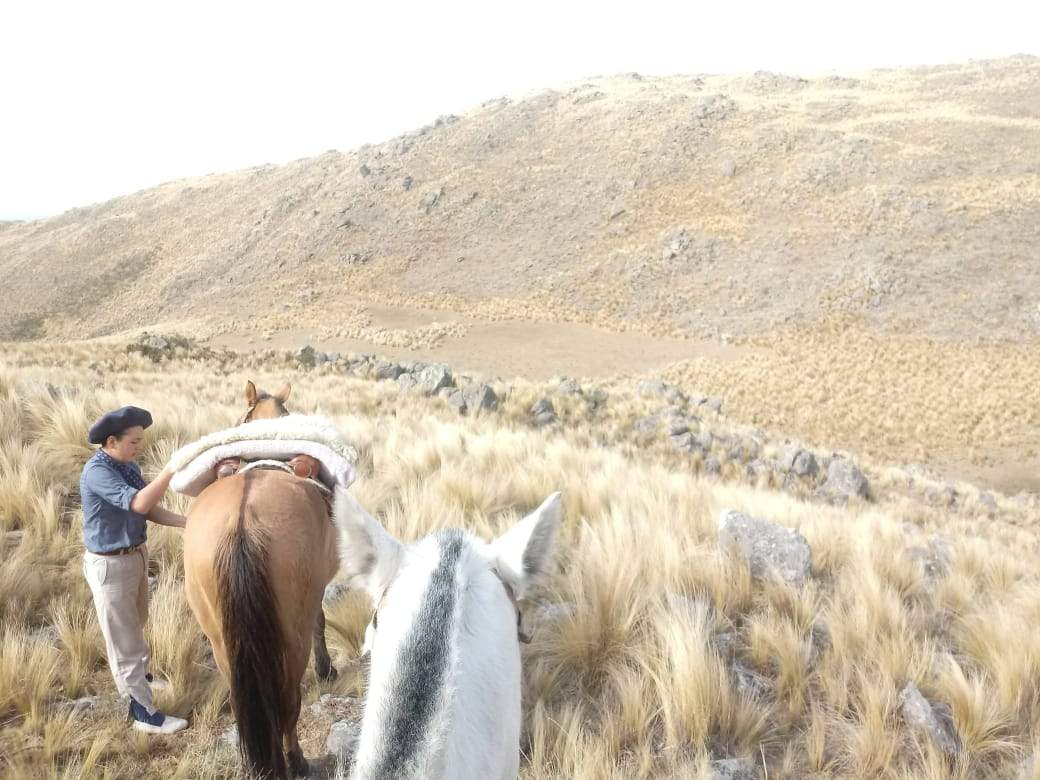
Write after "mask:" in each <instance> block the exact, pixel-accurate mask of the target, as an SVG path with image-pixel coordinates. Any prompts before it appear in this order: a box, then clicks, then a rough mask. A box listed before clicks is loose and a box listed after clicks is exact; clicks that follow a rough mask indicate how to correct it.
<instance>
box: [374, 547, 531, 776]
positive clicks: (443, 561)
mask: <svg viewBox="0 0 1040 780" xmlns="http://www.w3.org/2000/svg"><path fill="white" fill-rule="evenodd" d="M433 540H434V542H435V543H436V545H437V547H438V552H439V555H437V556H435V558H434V559H433V560H431V561H429V562H424V565H416V564H414V563H413V564H410V565H409V566H408V568H407V569H406V570H404V571H403V572H402V573H401V575H400V579H401V581H399V582H395V583H394V585H393V586H392V587H393V593H392V598H393V601H394V602H395V604H394V611H393V620H388V619H387V618H390V617H391V616H390V615H388V614H385V612H381V613H380V622H379V629H378V631H377V637H376V642H375V647H374V648H373V650H372V669H371V676H370V681H369V691H368V696H367V701H366V704H365V717H364V722H363V725H362V730H361V741H360V745H359V748H358V759H357V766H356V769H355V777H359V778H367V777H425V778H438V777H447V776H449V774H450V776H452V777H456V776H458V777H463V776H479V774H478V773H476V772H470V771H467V770H466V768H465V766H464V765H463V764H464V763H466V762H469V761H471V760H476V761H478V762H483V763H486V762H487V759H488V757H487V755H486V754H484V753H485V752H486V751H485V748H486V747H488V745H487V743H488V741H489V739H492V741H495V740H494V739H493V738H491V737H489V736H488V735H487V734H484V733H479V729H480V728H484V729H486V728H488V726H489V724H490V725H491V727H493V728H497V727H498V725H497V722H496V721H498V720H499V719H500V716H501V713H500V712H496V711H495V710H496V709H499V704H498V702H497V699H499V698H501V697H499V696H498V695H497V694H496V693H495V691H494V690H491V691H490V693H491V694H492V695H491V697H490V702H487V701H485V702H484V703H483V704H482V703H481V702H482V700H486V699H488V693H489V690H488V689H489V687H490V688H494V686H495V685H496V683H497V682H498V680H500V679H505V680H507V681H508V682H509V683H511V684H512V683H515V685H516V687H517V692H518V691H519V673H518V670H519V655H518V651H517V650H516V648H515V641H516V640H515V637H514V638H512V642H513V644H514V647H512V648H509V647H508V646H506V647H500V648H497V649H496V648H495V647H494V646H493V645H494V643H492V647H488V646H487V639H488V638H489V637H501V635H502V631H501V628H502V626H501V624H502V622H503V620H504V621H505V630H506V632H507V633H506V637H509V634H508V631H509V630H510V628H511V626H510V625H509V620H510V618H509V617H508V611H509V610H508V609H507V610H503V604H502V602H505V604H506V605H508V600H507V597H506V596H505V594H504V590H503V589H502V587H501V585H500V584H498V583H497V582H495V581H494V575H492V574H490V573H489V572H487V571H486V565H484V566H483V567H482V566H481V562H480V561H478V560H475V553H474V552H473V550H472V549H471V548H470V547H469V543H468V539H467V537H466V535H464V534H462V533H460V532H454V531H449V532H441V533H440V534H437V535H435V537H433ZM430 541H431V540H426V542H424V543H423V544H427V543H430ZM481 568H484V571H483V572H480V569H481ZM474 569H476V572H474ZM481 575H482V576H481ZM494 588H497V591H496V590H494ZM499 591H501V592H499ZM404 594H409V595H408V596H407V597H405V595H404ZM496 597H497V598H498V599H500V601H495V599H496ZM509 609H511V607H510V608H509ZM489 610H490V612H491V614H486V613H488V612H489ZM503 612H505V613H506V617H503ZM496 614H497V618H498V621H497V623H498V624H499V625H497V629H498V630H495V629H496V621H495V617H496ZM464 623H465V624H466V625H467V626H469V625H478V624H481V623H486V624H487V625H485V626H484V628H486V629H488V630H487V631H485V630H480V631H462V630H461V627H462V625H463V624H464ZM510 649H511V650H512V653H513V654H516V656H517V658H516V664H515V665H516V667H517V674H516V675H515V677H516V678H517V679H516V680H515V681H513V680H512V678H511V675H510V674H509V666H510V660H511V659H510V658H509V654H510V653H509V651H510ZM503 656H504V658H503ZM503 665H504V666H505V667H506V669H505V673H504V674H503ZM496 674H497V675H499V676H500V677H499V678H497V679H496V677H495V675H496ZM517 709H519V704H518V703H517ZM483 710H487V711H486V712H483V713H482V714H481V716H480V717H479V718H475V717H473V716H474V715H475V714H476V713H478V712H482V711H483ZM507 720H508V718H507ZM474 725H476V726H477V732H474V729H473V726H474ZM518 728H519V726H518V724H517V730H518ZM482 746H484V747H482ZM490 747H491V748H492V750H495V749H496V748H495V746H494V745H491V746H490ZM517 747H518V746H517V745H516V744H514V752H516V751H515V749H516V748H517ZM448 767H450V773H449V771H448Z"/></svg>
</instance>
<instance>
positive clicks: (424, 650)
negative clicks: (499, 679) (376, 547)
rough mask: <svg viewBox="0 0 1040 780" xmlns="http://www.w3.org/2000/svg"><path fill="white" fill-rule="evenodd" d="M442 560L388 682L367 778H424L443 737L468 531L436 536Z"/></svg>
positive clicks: (459, 614) (464, 572) (455, 645)
mask: <svg viewBox="0 0 1040 780" xmlns="http://www.w3.org/2000/svg"><path fill="white" fill-rule="evenodd" d="M434 538H435V539H436V543H437V548H438V552H439V558H438V561H437V566H436V568H435V569H434V570H433V572H432V573H431V575H430V578H429V582H428V584H427V587H426V590H425V592H424V593H423V596H422V600H421V602H420V606H419V611H418V614H417V617H416V620H415V621H414V623H413V624H412V627H411V629H410V631H409V633H408V635H407V636H406V638H405V640H404V641H403V643H402V645H401V651H400V654H399V656H398V663H397V666H396V669H395V673H394V676H393V677H392V681H391V684H390V686H389V690H390V695H391V696H392V699H393V704H392V705H391V706H390V707H388V708H386V709H385V710H384V712H385V713H386V716H385V719H384V720H383V730H382V733H383V739H382V740H381V750H380V751H379V752H378V753H377V754H376V755H375V756H373V760H372V762H371V764H370V771H369V772H368V773H367V774H366V776H368V777H422V776H424V771H423V766H422V765H421V763H422V759H423V758H424V754H425V752H426V751H428V750H430V749H432V748H434V747H435V746H436V745H437V744H438V743H439V742H440V740H441V737H442V732H443V730H444V728H445V725H446V724H445V722H444V717H443V715H444V712H445V710H446V709H447V707H448V705H449V704H450V697H451V695H452V687H453V686H452V673H453V670H454V669H455V666H456V660H457V657H458V634H459V630H460V621H461V613H462V606H463V605H462V604H461V603H460V597H464V594H465V582H464V581H463V582H459V578H460V576H461V577H462V578H463V580H465V578H466V577H467V574H468V572H467V570H468V568H469V566H468V564H469V558H470V555H471V547H470V544H469V537H468V534H466V533H465V532H464V531H460V530H457V529H450V530H444V531H440V532H438V533H436V534H434Z"/></svg>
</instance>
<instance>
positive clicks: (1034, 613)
mask: <svg viewBox="0 0 1040 780" xmlns="http://www.w3.org/2000/svg"><path fill="white" fill-rule="evenodd" d="M256 360H257V358H256V356H255V355H253V356H244V357H233V356H231V357H226V358H224V359H223V360H222V359H221V358H220V357H219V356H214V357H211V358H206V359H203V358H197V359H187V358H182V359H179V360H174V361H172V362H169V363H163V364H161V365H159V366H157V365H155V364H153V363H151V362H150V361H149V360H148V359H146V358H145V357H143V356H141V355H137V354H130V355H128V354H126V352H125V351H124V350H122V349H119V348H117V347H115V346H113V347H104V346H99V345H96V344H94V345H86V346H82V347H81V346H59V345H48V346H47V347H46V348H36V347H28V346H26V347H18V348H15V347H11V346H9V347H5V348H4V351H3V352H2V354H0V530H2V532H3V537H2V544H3V556H2V562H0V622H2V624H3V626H4V629H3V644H2V647H0V768H2V769H0V771H2V773H3V774H4V776H9V777H15V778H17V777H41V776H45V777H80V776H90V777H101V776H107V777H125V776H145V777H157V778H158V777H163V778H167V777H232V776H234V775H235V772H236V771H237V756H236V754H235V752H234V750H233V749H232V748H230V747H228V746H227V745H226V744H224V743H223V742H222V741H221V739H220V735H221V734H222V733H223V732H224V731H225V730H226V728H227V727H228V725H229V723H230V715H229V707H228V704H227V691H226V689H225V688H224V686H223V684H222V683H221V681H220V679H219V677H218V675H217V673H216V671H215V669H214V665H213V662H212V659H211V657H210V656H209V655H208V652H207V646H206V643H205V640H204V638H203V637H202V635H201V633H200V632H199V630H198V628H197V625H196V623H195V621H194V619H193V618H192V617H191V614H190V612H189V611H188V608H187V605H186V602H185V598H184V594H183V589H182V571H181V563H180V534H179V532H178V531H176V530H172V529H165V528H153V529H151V531H150V536H149V548H150V557H151V564H150V569H151V572H152V574H153V575H154V576H155V578H156V579H155V583H154V592H153V595H152V603H151V619H150V622H149V628H148V638H149V641H150V643H151V646H152V650H153V654H154V666H155V667H156V670H157V671H158V672H159V673H161V674H162V675H164V676H166V677H167V678H169V679H170V680H171V682H172V683H173V688H172V691H170V692H167V693H163V694H160V697H159V702H160V704H161V706H163V707H164V708H166V709H168V710H169V711H171V712H173V713H176V714H180V715H184V716H187V717H189V718H190V720H191V728H190V729H189V730H188V731H187V732H185V733H184V734H183V735H180V736H176V737H171V738H162V739H158V738H151V739H148V738H144V737H143V736H135V735H134V734H133V733H132V732H130V731H129V730H128V729H127V726H126V724H125V722H124V720H123V718H124V716H125V712H124V711H123V710H122V709H121V708H120V706H119V704H118V702H117V701H116V700H115V698H114V686H113V684H112V681H111V679H110V677H109V676H108V672H107V669H106V667H105V663H104V658H103V645H102V642H101V637H100V633H99V630H98V628H97V624H96V620H95V618H94V615H93V607H92V604H91V600H90V594H89V590H88V589H87V586H86V582H85V580H84V579H83V576H82V571H81V553H82V548H81V542H80V524H81V518H82V515H81V510H80V507H79V503H78V496H77V494H76V484H77V477H78V471H79V468H80V466H81V464H82V462H83V461H84V460H85V459H86V457H88V456H89V454H90V451H89V448H88V447H87V445H86V444H85V443H84V437H85V431H86V429H87V427H88V426H89V424H90V422H91V421H92V420H93V419H94V418H95V416H96V415H97V414H98V412H99V411H101V410H103V409H107V408H111V407H115V406H117V405H120V404H123V403H135V404H140V405H142V406H145V407H147V408H150V409H152V410H153V412H154V413H155V417H156V424H155V425H154V426H152V428H150V429H149V431H148V448H147V451H146V454H145V456H144V458H143V465H144V468H145V471H146V473H148V472H152V473H154V471H155V470H156V469H157V468H158V467H159V466H160V465H161V464H162V463H163V462H164V461H165V459H166V457H167V456H168V455H169V454H170V453H171V452H172V451H173V449H175V448H176V447H177V446H179V445H180V444H183V443H185V442H187V441H190V440H193V439H194V438H196V437H198V436H199V435H201V434H203V433H207V432H210V431H212V430H215V429H217V428H221V427H225V426H227V425H229V424H231V422H232V421H233V420H234V418H235V417H236V415H237V414H238V413H240V411H241V408H242V403H241V400H240V395H241V392H242V388H243V387H244V384H245V380H246V378H252V379H254V380H256V381H258V383H259V384H261V385H262V386H268V387H270V386H273V385H276V384H278V383H280V382H281V381H282V380H284V379H289V380H291V381H292V382H293V383H294V386H295V390H294V395H293V397H292V399H291V401H292V402H291V404H290V406H291V407H292V408H293V409H294V410H295V411H301V412H315V413H321V414H325V415H328V416H330V417H331V418H332V419H333V420H334V421H335V422H336V424H337V425H338V426H339V428H340V429H341V430H342V431H343V432H344V433H345V434H346V435H347V437H348V438H349V439H350V440H351V441H352V442H353V443H354V444H355V446H356V447H357V449H358V451H359V454H360V455H359V471H360V478H359V481H358V483H357V484H356V487H355V488H354V490H355V493H356V495H357V496H358V497H359V499H360V500H361V501H362V502H363V503H364V504H365V505H366V506H367V507H368V508H369V509H371V510H372V511H373V512H374V513H375V514H376V515H377V516H378V517H380V519H381V520H383V522H384V523H386V524H387V526H388V527H389V529H390V530H391V531H392V532H394V533H395V534H397V535H398V536H400V537H402V538H405V539H413V538H416V537H418V536H421V535H423V534H425V533H428V532H429V531H431V530H433V529H436V528H439V527H443V526H445V525H461V526H464V527H467V528H471V529H473V530H474V531H476V532H477V533H480V534H482V535H484V536H486V537H489V536H491V535H492V534H494V533H496V532H497V531H500V530H502V529H504V528H505V527H507V526H508V525H509V523H510V522H511V521H513V520H514V519H515V518H516V517H517V516H518V515H519V514H520V513H522V512H524V511H526V510H528V509H530V508H531V507H533V506H535V505H536V504H537V503H538V502H539V501H540V500H541V499H542V498H543V497H544V496H545V495H546V494H548V493H549V492H551V491H553V490H556V489H562V490H563V491H564V511H565V530H564V533H563V535H562V538H561V540H560V545H559V549H558V556H557V559H556V565H555V568H554V572H553V574H552V576H551V577H550V578H549V580H548V582H547V583H546V585H545V587H544V588H543V589H541V591H540V592H539V593H538V595H537V597H536V599H535V602H534V603H532V604H530V605H528V607H527V609H526V617H525V622H526V624H527V626H528V628H529V630H530V631H531V633H533V635H534V641H533V643H532V644H531V645H530V646H528V647H526V648H525V650H524V703H525V708H524V711H525V727H524V737H523V749H524V760H523V768H522V776H523V777H525V778H550V777H551V778H573V777H585V778H602V777H618V778H621V777H624V778H630V777H680V776H681V777H705V778H707V777H711V771H712V766H713V764H714V762H720V761H723V760H726V759H736V760H743V761H745V762H747V765H749V766H754V767H758V768H759V770H762V769H763V768H764V770H766V771H768V777H770V778H773V777H789V778H796V777H797V778H804V777H814V776H817V777H893V778H902V777H922V778H936V779H938V778H948V777H958V778H969V777H971V778H974V777H1009V776H1014V773H1015V772H1016V771H1017V770H1018V768H1019V767H1020V766H1021V765H1022V763H1023V761H1024V760H1025V759H1026V757H1028V756H1031V755H1033V754H1034V753H1035V752H1036V750H1037V748H1038V746H1040V717H1038V716H1040V698H1038V694H1037V691H1040V638H1038V635H1037V633H1036V632H1035V631H1031V630H1029V627H1030V626H1034V625H1036V624H1037V621H1038V620H1040V612H1038V610H1040V607H1038V605H1040V582H1038V578H1037V572H1038V571H1040V545H1038V539H1037V527H1038V525H1037V523H1038V521H1040V506H1038V505H1037V504H1036V502H1035V501H1033V500H1031V499H1030V497H1028V496H1024V497H1020V498H1009V497H1007V496H1003V495H999V494H996V495H990V494H983V493H980V492H979V491H977V490H976V489H974V488H972V487H971V486H969V485H963V484H957V485H954V486H953V487H955V488H956V491H957V495H958V499H957V500H956V501H955V502H950V503H948V504H943V505H938V504H936V503H935V502H934V501H929V500H927V499H926V497H925V496H926V494H927V492H928V491H929V490H938V489H942V488H943V487H944V484H943V483H939V482H932V481H931V480H930V478H929V477H928V476H927V475H922V474H916V475H910V474H908V473H907V472H906V471H905V470H903V469H899V468H895V467H893V466H891V465H889V464H886V463H885V462H883V461H882V460H875V459H870V458H866V457H861V458H859V459H858V462H859V465H860V467H861V468H862V469H863V471H864V473H865V474H866V476H867V478H868V479H869V481H870V498H869V500H864V499H860V498H853V499H852V500H850V501H849V502H848V503H846V504H840V503H839V504H834V503H831V502H828V501H825V500H823V497H822V494H821V492H820V491H819V490H818V484H819V479H820V478H819V477H805V478H789V477H790V475H786V476H784V478H783V479H782V480H778V477H779V476H780V475H779V474H778V473H777V472H775V471H768V470H767V471H764V472H763V471H761V470H758V467H752V462H756V463H763V462H764V463H773V462H774V461H775V460H778V459H781V458H782V457H783V451H784V449H785V446H784V442H783V441H781V440H780V439H779V438H774V437H773V436H772V435H771V434H769V433H768V432H765V431H761V430H757V431H756V430H755V429H752V428H747V427H745V426H741V425H738V424H737V423H735V422H733V421H731V420H728V419H727V418H725V417H720V416H718V415H714V414H712V413H710V412H705V411H703V410H699V411H698V408H697V407H696V400H695V399H685V398H678V397H674V396H673V397H672V398H671V399H665V398H660V397H656V396H654V395H653V394H647V393H646V392H644V393H642V394H640V392H639V390H638V389H637V388H636V387H634V386H633V385H629V384H627V383H625V382H617V383H608V384H607V385H606V386H605V388H600V389H605V390H606V391H607V393H606V395H605V396H604V394H603V393H596V392H594V390H595V388H593V387H590V386H586V387H585V388H583V390H582V392H578V393H574V392H571V389H568V388H565V387H564V386H562V385H555V384H550V385H540V384H532V383H528V382H524V381H522V380H518V381H516V382H513V383H509V384H506V383H501V382H500V383H497V384H495V387H496V390H497V391H498V393H499V394H500V397H501V400H500V406H499V410H498V411H497V412H493V413H488V414H483V415H480V416H476V417H474V416H459V415H458V414H457V413H456V412H455V411H454V410H453V409H452V408H451V406H450V404H449V403H448V402H446V401H445V400H443V399H440V398H426V397H422V396H420V395H416V394H413V393H403V392H401V391H400V390H399V389H398V387H397V384H396V383H394V382H376V381H373V380H371V379H365V378H359V377H354V376H348V375H345V374H344V373H343V372H342V371H341V370H339V369H337V368H335V367H333V366H325V367H324V368H322V369H315V370H312V371H308V372H303V371H301V370H300V369H298V368H294V367H293V366H294V364H292V363H291V362H279V361H277V360H273V359H270V360H268V361H267V362H266V363H265V364H264V365H263V366H262V367H260V368H257V367H256ZM543 397H544V398H548V399H549V400H551V402H552V403H553V405H554V407H555V409H556V413H557V414H558V416H559V419H558V421H557V422H555V423H553V424H551V425H547V426H544V427H539V426H537V425H535V424H533V422H532V418H531V413H530V408H531V406H532V404H533V403H534V402H535V401H537V400H539V399H541V398H543ZM667 406H672V407H678V412H676V411H675V410H674V409H673V410H670V411H667V410H666V411H665V412H664V413H663V417H662V419H665V420H671V419H674V418H675V416H676V414H678V415H679V416H681V417H682V418H683V419H684V420H686V421H687V422H688V424H689V426H690V430H691V431H696V432H698V433H700V434H711V441H712V442H713V443H712V444H711V445H710V447H709V448H708V449H707V450H705V451H702V452H693V453H689V452H684V451H680V450H678V449H676V448H675V447H674V446H673V444H672V443H670V441H669V437H668V436H667V435H662V434H661V433H660V432H657V433H652V432H647V431H648V429H647V428H646V426H645V425H644V424H643V423H641V422H640V421H641V420H644V419H645V418H646V417H647V416H648V415H653V414H657V413H659V412H661V411H662V408H663V407H667ZM695 412H696V414H695ZM738 444H739V445H740V450H739V451H738V450H737V448H736V446H735V445H738ZM749 448H757V453H756V454H754V455H753V456H749V455H748V453H747V450H748V449H749ZM817 454H818V455H819V457H820V458H821V459H822V458H823V457H824V454H823V453H817ZM752 457H753V458H754V461H751V460H749V458H752ZM712 460H714V461H716V462H717V466H718V468H717V469H715V468H713V467H712V465H711V464H710V462H711V461H712ZM716 471H717V473H713V472H716ZM814 480H815V481H814ZM168 505H169V506H172V507H173V508H175V509H178V510H181V511H183V510H185V509H186V508H187V506H188V500H187V499H184V498H182V497H176V498H173V499H172V500H171V501H169V502H168ZM726 509H734V510H739V511H742V512H745V513H747V514H748V515H750V516H753V517H756V518H760V519H763V520H767V521H770V522H772V523H775V524H777V525H779V526H783V527H787V528H792V529H797V531H799V532H800V533H801V534H802V535H803V536H804V538H805V540H806V542H807V543H808V545H809V547H810V548H811V565H810V573H809V576H808V578H807V579H806V580H805V581H804V583H803V584H800V585H792V584H788V583H787V582H785V581H783V580H781V579H779V578H776V577H773V576H771V575H768V574H766V575H764V576H757V575H756V576H753V574H752V568H751V567H750V566H749V563H748V561H747V559H746V558H745V557H744V556H743V555H742V554H741V553H740V552H739V550H738V549H734V548H732V547H730V546H729V545H727V544H725V543H723V542H722V540H721V539H720V534H719V527H718V520H719V516H720V513H721V512H722V511H723V510H726ZM367 619H368V612H367V609H366V607H365V605H364V604H363V603H361V602H360V601H359V600H358V599H357V598H356V597H354V596H352V595H348V596H346V597H345V598H344V599H343V600H341V601H339V602H337V603H336V604H335V605H334V606H333V607H332V608H331V609H330V629H329V638H330V645H331V648H332V651H333V655H334V660H335V662H336V664H337V666H338V667H339V668H340V670H341V676H340V678H339V679H338V680H337V681H336V682H335V683H334V684H332V685H324V684H319V683H318V682H317V681H316V680H315V678H314V677H313V673H312V672H308V675H307V677H306V679H305V682H306V685H307V691H306V695H305V706H304V713H303V716H302V719H301V724H302V737H303V744H304V750H305V753H306V754H307V755H308V757H309V758H311V759H315V767H316V773H317V775H318V776H328V775H329V773H331V771H332V764H331V762H330V761H329V760H328V759H322V758H321V757H322V756H323V755H324V753H325V749H324V744H325V737H326V734H327V733H328V729H329V725H330V723H331V721H332V719H333V718H334V717H335V718H340V717H343V715H342V712H340V713H338V714H332V713H330V709H329V706H326V705H322V703H321V701H320V696H321V695H322V694H327V693H332V694H334V695H335V696H337V697H342V701H345V702H347V703H348V704H349V703H350V702H353V703H354V704H355V705H356V704H357V700H356V697H360V696H362V695H363V691H364V676H363V670H362V668H361V667H360V665H359V664H358V663H357V662H356V660H355V656H356V652H357V647H358V643H359V640H360V635H361V632H362V631H363V628H364V625H365V622H366V621H367ZM911 682H912V683H914V684H916V686H917V688H918V689H919V690H920V692H921V694H923V696H924V697H925V699H926V700H927V702H928V703H929V706H930V708H931V709H932V710H933V711H934V712H935V713H939V714H940V715H941V714H942V713H943V712H944V711H945V710H944V708H945V707H948V721H949V723H950V724H951V725H952V728H953V730H954V732H953V733H954V734H955V739H956V741H957V742H958V743H959V746H960V747H959V749H957V750H956V751H955V754H954V755H948V754H946V753H945V752H944V751H943V749H942V748H941V743H940V742H939V741H937V740H936V739H935V738H934V737H932V736H930V735H929V734H928V733H927V732H924V731H921V730H919V729H918V728H915V727H913V726H912V725H911V722H910V720H909V717H910V716H909V715H908V714H907V710H906V708H904V707H903V706H901V700H900V694H901V692H903V691H904V690H906V688H907V684H908V683H911ZM85 696H97V697H99V698H98V699H97V701H96V702H93V703H92V704H89V705H88V704H84V705H81V706H82V707H83V709H82V710H81V711H80V712H73V711H72V710H71V709H70V705H69V703H68V702H69V701H70V700H75V699H80V698H82V697H85ZM341 703H342V702H341ZM344 706H346V705H344ZM348 709H349V708H348ZM356 714H357V713H356V708H355V709H354V710H351V714H350V715H348V716H347V717H348V718H350V717H356ZM940 720H941V718H940ZM716 768H718V765H716Z"/></svg>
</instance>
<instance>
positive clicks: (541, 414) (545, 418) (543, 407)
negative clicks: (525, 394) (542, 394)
mask: <svg viewBox="0 0 1040 780" xmlns="http://www.w3.org/2000/svg"><path fill="white" fill-rule="evenodd" d="M531 417H532V418H533V422H534V424H535V425H536V426H538V427H539V428H541V427H542V426H545V425H549V424H551V423H553V422H555V421H556V410H555V409H554V408H553V405H552V401H550V400H549V399H548V398H543V399H542V400H540V401H536V402H535V403H534V405H533V406H532V407H531Z"/></svg>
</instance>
